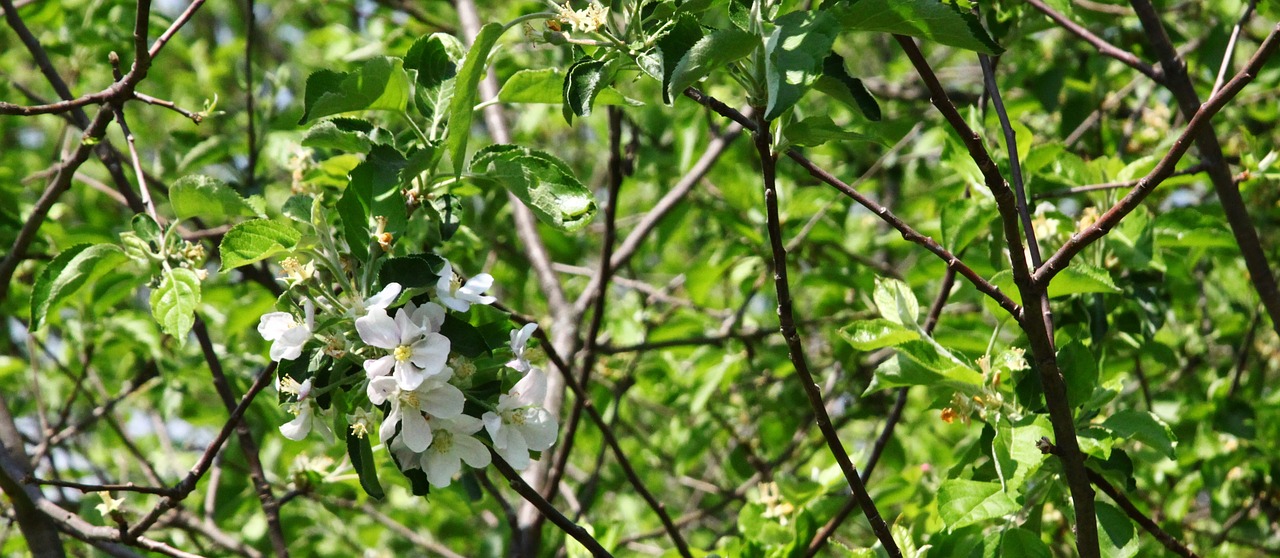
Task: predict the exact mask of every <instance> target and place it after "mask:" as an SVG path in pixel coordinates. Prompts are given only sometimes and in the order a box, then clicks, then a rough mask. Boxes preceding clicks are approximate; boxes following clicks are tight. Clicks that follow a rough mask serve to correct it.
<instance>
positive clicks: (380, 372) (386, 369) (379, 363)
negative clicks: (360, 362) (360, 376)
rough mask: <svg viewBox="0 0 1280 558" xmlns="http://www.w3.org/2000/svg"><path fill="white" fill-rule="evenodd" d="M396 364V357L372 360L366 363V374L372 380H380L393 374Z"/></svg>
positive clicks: (388, 356)
mask: <svg viewBox="0 0 1280 558" xmlns="http://www.w3.org/2000/svg"><path fill="white" fill-rule="evenodd" d="M395 364H396V357H393V356H391V355H387V356H384V357H379V358H371V359H368V360H366V361H364V374H365V377H367V378H369V379H370V380H372V379H374V378H380V377H382V376H386V375H387V374H390V373H391V368H392V367H393V366H395Z"/></svg>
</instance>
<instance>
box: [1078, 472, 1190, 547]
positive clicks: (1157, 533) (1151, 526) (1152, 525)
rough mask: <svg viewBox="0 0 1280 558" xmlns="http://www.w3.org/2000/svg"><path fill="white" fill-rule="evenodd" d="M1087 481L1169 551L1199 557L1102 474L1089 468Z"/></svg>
mask: <svg viewBox="0 0 1280 558" xmlns="http://www.w3.org/2000/svg"><path fill="white" fill-rule="evenodd" d="M1089 481H1090V482H1092V483H1093V484H1094V485H1096V486H1097V487H1098V488H1100V489H1102V491H1103V492H1105V493H1106V494H1107V496H1110V497H1111V501H1113V502H1115V503H1116V505H1117V506H1120V509H1122V510H1124V513H1125V515H1128V516H1129V519H1132V520H1133V522H1134V523H1137V524H1138V525H1139V526H1141V527H1142V528H1143V529H1145V530H1146V531H1147V532H1148V533H1151V536H1153V537H1155V538H1156V540H1158V541H1160V544H1162V545H1164V547H1165V548H1167V549H1168V550H1169V552H1172V553H1174V554H1177V555H1178V556H1182V557H1183V558H1199V556H1198V555H1197V554H1196V553H1195V552H1192V551H1191V549H1190V548H1187V546H1186V545H1184V544H1182V541H1180V540H1178V539H1177V538H1175V537H1174V536H1173V535H1170V534H1169V533H1168V532H1167V531H1165V530H1164V529H1161V528H1160V526H1159V525H1157V524H1156V522H1155V521H1152V519H1151V518H1150V517H1148V516H1147V514H1145V513H1142V510H1139V509H1138V507H1137V506H1135V505H1133V502H1132V501H1130V500H1129V497H1128V496H1125V495H1124V493H1123V492H1121V491H1120V490H1119V489H1117V488H1116V487H1115V486H1113V485H1112V484H1111V483H1110V482H1108V481H1107V479H1106V478H1104V477H1103V476H1102V475H1099V474H1098V473H1095V472H1094V471H1093V470H1092V469H1091V470H1089Z"/></svg>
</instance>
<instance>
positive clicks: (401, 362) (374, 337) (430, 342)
mask: <svg viewBox="0 0 1280 558" xmlns="http://www.w3.org/2000/svg"><path fill="white" fill-rule="evenodd" d="M356 331H357V332H358V333H359V334H360V339H362V340H364V342H365V343H368V344H369V345H371V346H374V347H377V348H379V349H385V350H387V351H388V354H387V355H385V356H382V357H380V358H376V359H368V360H365V361H364V370H365V374H367V375H368V377H369V379H370V380H373V379H374V378H377V377H380V376H386V375H388V374H390V375H392V377H394V378H395V379H396V382H397V384H398V385H399V386H400V389H405V390H411V389H414V388H416V387H418V385H419V384H421V383H422V381H423V380H425V379H427V378H431V377H433V376H436V375H439V374H441V373H443V372H444V370H445V363H446V362H447V361H448V360H449V338H448V337H445V336H443V335H440V334H439V333H436V332H431V331H424V330H423V329H422V328H421V327H419V326H418V324H416V323H414V322H413V320H412V319H411V318H410V317H409V313H408V312H406V311H405V309H404V308H401V309H399V310H397V311H396V317H395V319H392V318H391V316H388V315H387V311H386V310H385V309H382V308H377V309H374V310H370V311H369V313H368V314H367V315H365V316H364V317H361V318H359V319H357V320H356Z"/></svg>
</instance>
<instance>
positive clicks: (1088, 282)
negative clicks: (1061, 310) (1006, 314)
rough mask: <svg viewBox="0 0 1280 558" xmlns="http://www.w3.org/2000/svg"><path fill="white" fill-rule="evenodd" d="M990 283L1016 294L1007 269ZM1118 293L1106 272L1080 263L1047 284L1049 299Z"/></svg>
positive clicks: (1118, 290)
mask: <svg viewBox="0 0 1280 558" xmlns="http://www.w3.org/2000/svg"><path fill="white" fill-rule="evenodd" d="M991 282H992V283H994V284H995V285H996V286H997V287H1000V290H1002V291H1004V292H1006V293H1016V292H1018V287H1017V285H1015V284H1014V282H1013V272H1012V271H1009V270H1007V269H1006V270H1004V271H1001V272H1000V273H997V274H995V275H994V276H992V277H991ZM1118 292H1120V287H1117V286H1116V283H1115V281H1113V280H1112V279H1111V274H1110V273H1109V272H1107V270H1105V269H1102V268H1100V267H1095V266H1093V265H1090V264H1087V263H1084V262H1081V261H1074V262H1071V265H1070V266H1069V267H1067V268H1066V269H1064V270H1062V271H1061V272H1059V273H1058V274H1057V275H1055V276H1054V277H1053V281H1051V282H1050V283H1049V298H1059V297H1064V296H1071V295H1077V294H1086V293H1118Z"/></svg>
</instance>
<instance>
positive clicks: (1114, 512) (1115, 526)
mask: <svg viewBox="0 0 1280 558" xmlns="http://www.w3.org/2000/svg"><path fill="white" fill-rule="evenodd" d="M1096 506H1097V514H1098V550H1099V551H1100V552H1101V553H1102V556H1103V557H1104V558H1131V557H1133V556H1137V555H1138V536H1137V535H1138V533H1137V532H1136V530H1135V529H1134V528H1133V522H1131V521H1129V518H1128V517H1127V516H1125V514H1124V512H1122V511H1120V510H1118V509H1116V508H1115V506H1112V505H1111V504H1108V503H1106V502H1098V503H1097V504H1096Z"/></svg>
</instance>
